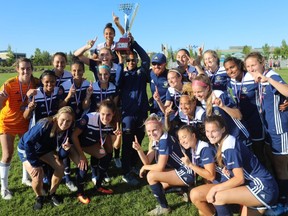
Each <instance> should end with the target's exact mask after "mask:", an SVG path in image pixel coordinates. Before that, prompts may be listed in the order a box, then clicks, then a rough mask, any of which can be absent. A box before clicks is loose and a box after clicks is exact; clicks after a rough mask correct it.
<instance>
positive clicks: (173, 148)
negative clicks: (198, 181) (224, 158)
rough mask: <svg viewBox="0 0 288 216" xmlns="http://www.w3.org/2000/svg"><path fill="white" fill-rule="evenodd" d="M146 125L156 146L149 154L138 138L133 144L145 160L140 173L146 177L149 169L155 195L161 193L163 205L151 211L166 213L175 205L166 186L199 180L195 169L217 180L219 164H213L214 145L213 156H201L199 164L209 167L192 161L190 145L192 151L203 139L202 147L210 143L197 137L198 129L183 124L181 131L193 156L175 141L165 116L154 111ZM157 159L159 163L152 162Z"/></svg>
mask: <svg viewBox="0 0 288 216" xmlns="http://www.w3.org/2000/svg"><path fill="white" fill-rule="evenodd" d="M145 127H146V131H147V134H148V137H149V139H150V140H151V141H152V147H151V148H150V149H149V151H148V153H147V155H145V154H144V152H143V150H142V148H141V146H140V144H139V143H138V141H137V139H136V138H135V141H134V142H133V148H134V149H135V150H137V151H138V154H139V156H140V158H141V160H142V162H143V164H144V166H143V167H142V168H141V170H140V174H139V175H140V177H142V178H143V175H144V172H145V171H146V170H147V171H149V172H148V174H147V181H148V183H149V185H150V187H151V189H152V192H153V194H154V196H155V197H157V201H158V202H159V204H160V206H157V207H156V208H155V209H154V210H152V211H150V212H149V213H148V214H149V215H161V214H166V213H169V212H170V211H171V209H170V208H169V206H168V203H167V200H166V198H165V193H164V191H163V188H168V187H170V186H190V185H193V183H194V180H195V179H194V173H193V170H194V171H195V172H196V173H199V174H201V175H202V174H203V176H205V177H206V178H207V179H209V180H210V179H211V180H213V178H214V176H215V167H214V165H213V164H214V157H213V153H212V152H213V151H212V150H211V149H210V150H211V151H210V153H211V154H210V153H209V156H207V157H208V159H209V160H207V161H205V162H204V161H202V160H201V159H200V158H198V161H201V162H200V163H199V166H200V164H201V165H204V166H205V168H206V164H207V170H206V171H203V170H202V168H199V167H198V165H196V164H195V165H191V160H192V155H191V154H190V153H189V152H188V151H189V149H190V150H191V152H194V151H193V149H194V148H196V146H197V145H198V144H199V143H201V145H200V146H201V149H202V148H204V146H205V145H206V144H207V143H204V142H201V141H197V138H196V134H195V131H194V129H190V128H189V129H188V128H181V130H180V131H179V134H178V135H179V139H180V140H181V141H180V142H181V144H183V147H184V149H187V150H188V151H186V150H185V151H186V152H187V155H189V157H190V158H189V157H188V156H187V155H186V154H185V157H184V155H183V153H182V151H181V147H180V145H179V144H178V143H176V142H175V139H174V138H173V137H172V136H171V135H169V134H168V133H166V132H164V130H163V125H162V123H161V119H159V117H158V116H156V115H155V114H152V115H150V116H149V117H148V118H147V120H146V121H145ZM186 127H189V126H186ZM190 130H191V131H190ZM188 131H189V133H190V132H191V137H190V136H189V138H191V142H189V143H188V141H187V136H188V133H187V132H188ZM202 144H203V145H202ZM207 145H208V144H207ZM205 147H206V146H205ZM207 147H208V146H207ZM200 151H201V150H200V149H199V151H197V153H199V152H200ZM207 152H208V151H207ZM199 156H200V155H199ZM181 158H182V160H183V162H184V164H186V165H187V166H185V165H184V164H183V162H182V161H181ZM154 159H155V161H156V163H155V164H151V163H152V161H153V160H154ZM193 160H194V159H193ZM190 166H191V167H190ZM200 170H201V171H200ZM204 172H205V174H204Z"/></svg>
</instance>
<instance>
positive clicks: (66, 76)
mask: <svg viewBox="0 0 288 216" xmlns="http://www.w3.org/2000/svg"><path fill="white" fill-rule="evenodd" d="M70 79H73V77H72V74H71V73H70V72H69V71H64V73H63V74H62V75H61V76H60V77H57V79H56V87H57V88H59V87H60V85H61V84H62V83H63V82H66V81H67V80H70Z"/></svg>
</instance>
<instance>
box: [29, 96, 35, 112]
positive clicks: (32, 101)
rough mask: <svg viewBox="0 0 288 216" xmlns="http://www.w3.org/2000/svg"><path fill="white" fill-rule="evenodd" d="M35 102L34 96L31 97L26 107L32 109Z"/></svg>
mask: <svg viewBox="0 0 288 216" xmlns="http://www.w3.org/2000/svg"><path fill="white" fill-rule="evenodd" d="M36 105H37V103H35V96H33V97H32V100H31V101H30V102H29V104H28V109H30V110H34V109H35V107H36Z"/></svg>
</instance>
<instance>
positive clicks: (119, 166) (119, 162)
mask: <svg viewBox="0 0 288 216" xmlns="http://www.w3.org/2000/svg"><path fill="white" fill-rule="evenodd" d="M114 163H115V166H116V167H117V168H121V167H122V162H121V159H120V158H114Z"/></svg>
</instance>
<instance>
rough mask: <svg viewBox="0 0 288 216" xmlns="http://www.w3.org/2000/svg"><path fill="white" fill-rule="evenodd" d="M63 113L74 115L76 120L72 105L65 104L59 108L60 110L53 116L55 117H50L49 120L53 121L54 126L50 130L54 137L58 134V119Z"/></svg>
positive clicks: (51, 135) (73, 117)
mask: <svg viewBox="0 0 288 216" xmlns="http://www.w3.org/2000/svg"><path fill="white" fill-rule="evenodd" d="M63 113H68V114H70V115H71V116H72V119H73V121H74V120H75V113H74V110H73V109H72V108H71V107H70V106H64V107H62V108H60V109H59V110H58V112H57V113H56V114H55V115H54V116H53V117H50V118H49V117H48V119H49V120H48V121H49V122H53V126H52V129H51V132H50V137H54V136H55V135H56V130H57V126H58V125H57V120H58V118H59V116H60V115H61V114H63Z"/></svg>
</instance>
